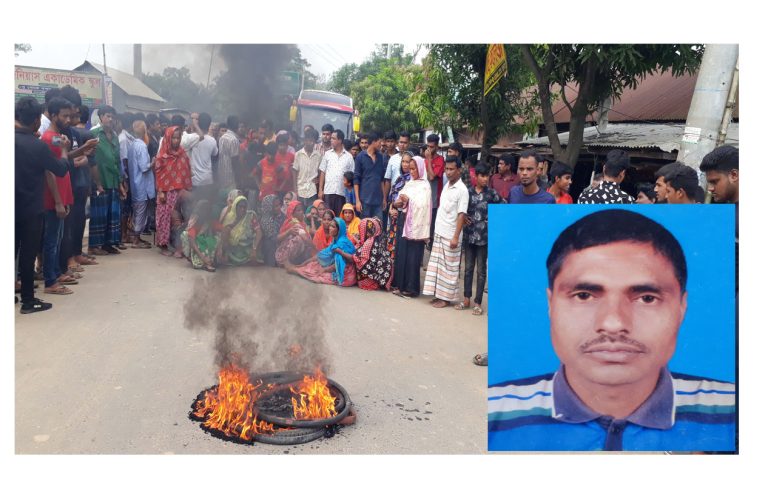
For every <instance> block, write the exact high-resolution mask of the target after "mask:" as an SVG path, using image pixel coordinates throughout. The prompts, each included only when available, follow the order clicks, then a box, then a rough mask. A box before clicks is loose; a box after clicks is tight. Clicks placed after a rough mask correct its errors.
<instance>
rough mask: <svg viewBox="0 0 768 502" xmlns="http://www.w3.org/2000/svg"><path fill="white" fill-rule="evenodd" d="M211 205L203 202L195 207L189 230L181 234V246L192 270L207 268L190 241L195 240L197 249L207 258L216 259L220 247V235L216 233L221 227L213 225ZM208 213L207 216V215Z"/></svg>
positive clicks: (188, 226)
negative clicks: (217, 249) (190, 263)
mask: <svg viewBox="0 0 768 502" xmlns="http://www.w3.org/2000/svg"><path fill="white" fill-rule="evenodd" d="M210 212H211V205H210V203H209V202H208V201H205V200H201V201H200V202H198V203H197V204H196V205H195V209H194V211H193V213H192V216H191V217H190V218H189V222H188V223H187V228H186V229H185V230H184V231H183V232H182V233H181V246H182V249H183V251H184V256H186V257H187V258H189V260H190V261H191V262H192V268H194V269H201V268H203V266H205V263H203V260H202V258H200V256H198V254H197V253H195V252H194V250H193V249H192V243H191V241H190V239H194V242H195V244H197V249H199V250H200V252H201V253H202V254H203V255H204V256H205V257H207V258H210V259H212V260H213V259H214V258H215V257H216V248H217V247H218V245H219V235H218V232H217V231H216V230H217V229H216V226H217V225H218V227H219V229H220V228H221V225H219V224H218V222H216V223H215V224H211V219H212V216H211V214H210ZM206 213H207V214H206Z"/></svg>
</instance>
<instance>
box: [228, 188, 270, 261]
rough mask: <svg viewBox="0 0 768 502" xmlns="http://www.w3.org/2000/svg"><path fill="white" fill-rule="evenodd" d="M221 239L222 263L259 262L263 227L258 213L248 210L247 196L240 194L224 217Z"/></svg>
mask: <svg viewBox="0 0 768 502" xmlns="http://www.w3.org/2000/svg"><path fill="white" fill-rule="evenodd" d="M221 239H222V245H221V246H220V247H219V249H220V255H221V256H220V259H219V261H220V262H221V263H224V264H227V265H245V264H248V263H250V264H255V263H256V262H257V255H258V250H259V245H260V244H261V228H260V226H259V221H258V219H257V218H256V213H254V212H253V211H249V210H248V199H246V198H245V196H243V195H240V196H238V197H237V198H236V199H235V201H234V202H233V203H232V208H231V209H230V210H229V212H228V213H227V216H226V217H225V218H224V230H223V232H222V235H221Z"/></svg>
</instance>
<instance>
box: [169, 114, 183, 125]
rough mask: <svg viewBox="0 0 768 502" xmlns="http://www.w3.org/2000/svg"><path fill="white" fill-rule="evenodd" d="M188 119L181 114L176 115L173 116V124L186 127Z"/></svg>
mask: <svg viewBox="0 0 768 502" xmlns="http://www.w3.org/2000/svg"><path fill="white" fill-rule="evenodd" d="M186 123H187V121H186V120H185V119H184V117H183V116H181V115H178V114H177V115H174V116H173V117H171V125H172V126H174V127H184V126H185V125H186Z"/></svg>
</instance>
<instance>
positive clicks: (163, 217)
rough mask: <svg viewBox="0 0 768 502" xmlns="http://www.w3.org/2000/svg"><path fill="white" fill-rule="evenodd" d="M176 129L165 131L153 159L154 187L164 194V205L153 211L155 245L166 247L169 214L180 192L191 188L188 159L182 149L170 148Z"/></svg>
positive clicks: (168, 236)
mask: <svg viewBox="0 0 768 502" xmlns="http://www.w3.org/2000/svg"><path fill="white" fill-rule="evenodd" d="M176 129H178V127H169V128H168V129H166V131H165V136H164V137H163V144H162V146H161V147H160V151H159V152H158V153H157V157H156V159H155V186H156V189H157V191H158V192H165V195H166V197H165V199H166V201H165V203H164V204H161V203H160V202H159V201H158V203H157V209H156V210H155V226H156V227H157V233H156V234H155V243H156V244H157V245H158V246H167V245H168V242H169V241H170V237H171V213H172V212H173V208H174V206H175V205H176V199H177V198H178V195H179V191H180V190H189V189H190V188H191V187H192V171H191V169H190V166H189V157H188V156H187V154H186V152H185V151H184V149H183V148H182V147H181V145H179V147H178V148H176V149H173V148H172V147H171V138H172V137H173V133H174V131H175V130H176Z"/></svg>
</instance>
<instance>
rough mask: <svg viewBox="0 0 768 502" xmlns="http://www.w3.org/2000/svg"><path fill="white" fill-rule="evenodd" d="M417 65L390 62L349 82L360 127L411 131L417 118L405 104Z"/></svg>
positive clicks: (417, 69) (415, 127) (410, 90)
mask: <svg viewBox="0 0 768 502" xmlns="http://www.w3.org/2000/svg"><path fill="white" fill-rule="evenodd" d="M418 71H419V68H418V67H416V66H413V65H410V66H406V65H402V64H399V63H397V62H394V61H393V62H390V63H386V64H383V65H381V66H380V68H379V71H378V72H377V73H374V74H372V75H369V76H367V77H366V78H365V79H363V80H362V81H359V82H354V83H352V85H351V90H350V92H351V97H352V99H353V100H354V103H355V107H356V108H357V109H358V110H360V121H361V127H362V129H363V130H364V131H379V132H384V131H388V130H392V131H396V132H399V131H401V130H407V131H415V130H417V129H418V128H419V120H418V117H417V116H416V114H415V113H413V112H412V111H411V110H409V109H408V107H407V102H408V97H409V96H410V95H411V94H412V93H413V91H414V89H415V88H414V83H413V82H414V78H415V76H416V74H417V73H418Z"/></svg>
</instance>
